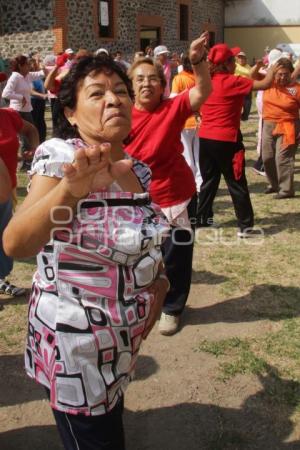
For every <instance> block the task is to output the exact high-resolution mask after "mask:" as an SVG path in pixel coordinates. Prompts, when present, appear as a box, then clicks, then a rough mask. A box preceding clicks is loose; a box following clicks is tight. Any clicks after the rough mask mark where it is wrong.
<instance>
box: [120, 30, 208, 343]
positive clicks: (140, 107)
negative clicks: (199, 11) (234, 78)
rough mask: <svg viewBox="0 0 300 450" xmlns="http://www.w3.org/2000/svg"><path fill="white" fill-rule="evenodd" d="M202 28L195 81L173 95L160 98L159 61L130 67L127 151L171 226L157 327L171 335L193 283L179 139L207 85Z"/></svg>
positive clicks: (191, 185) (190, 210) (194, 54)
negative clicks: (145, 173)
mask: <svg viewBox="0 0 300 450" xmlns="http://www.w3.org/2000/svg"><path fill="white" fill-rule="evenodd" d="M207 39H208V34H207V33H203V35H202V36H200V38H199V39H197V40H195V41H193V42H192V43H191V46H190V59H191V63H192V65H193V70H194V75H195V86H194V87H193V88H191V89H190V90H189V91H185V92H183V93H182V94H180V95H177V96H176V97H174V98H171V99H170V98H168V99H163V93H164V89H165V86H166V80H165V77H164V74H163V68H162V66H161V65H159V64H157V63H155V62H153V61H152V60H151V59H150V58H141V59H139V60H137V61H136V62H135V63H134V64H133V65H132V67H131V70H130V73H129V75H130V77H131V79H132V81H133V88H134V92H135V105H134V108H133V114H132V130H131V133H130V135H129V137H128V140H127V145H126V151H127V152H128V153H129V154H130V155H132V156H133V157H135V158H137V159H139V160H141V161H143V162H145V163H146V164H148V165H149V166H150V169H151V171H152V182H151V185H150V194H151V196H152V198H153V200H154V201H155V202H156V203H158V204H159V206H160V207H161V208H162V210H163V212H164V213H165V215H166V216H167V218H168V220H169V222H170V223H171V225H172V234H171V236H170V237H168V238H167V240H166V243H165V246H164V250H165V254H164V263H165V266H166V273H167V276H168V278H169V281H170V283H171V289H170V291H169V292H168V294H167V297H166V300H165V303H164V307H163V313H162V316H161V320H160V325H159V330H160V332H161V334H165V335H171V334H174V333H175V332H176V331H177V329H178V325H179V317H180V314H181V313H182V311H183V309H184V306H185V303H186V301H187V297H188V294H189V289H190V284H191V272H192V257H193V234H192V233H191V232H192V229H191V222H190V220H189V217H190V218H191V217H193V219H194V216H195V202H196V198H195V193H196V187H195V180H194V176H193V173H192V171H191V169H190V168H189V166H188V165H187V163H186V161H185V159H184V156H183V146H182V143H181V141H180V136H181V131H182V129H183V127H184V124H185V121H186V119H187V118H188V117H189V116H191V115H192V114H193V113H194V112H195V111H198V110H199V108H200V105H201V104H202V103H203V102H204V101H205V100H206V98H207V97H208V95H209V93H210V90H211V83H210V77H209V73H208V68H207V63H206V50H205V44H206V42H207Z"/></svg>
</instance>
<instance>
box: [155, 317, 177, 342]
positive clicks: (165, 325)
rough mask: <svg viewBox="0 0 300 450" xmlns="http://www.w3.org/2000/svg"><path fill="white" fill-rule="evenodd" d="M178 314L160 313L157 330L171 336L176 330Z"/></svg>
mask: <svg viewBox="0 0 300 450" xmlns="http://www.w3.org/2000/svg"><path fill="white" fill-rule="evenodd" d="M178 327H179V316H170V314H165V313H161V316H160V321H159V325H158V330H159V332H160V334H163V335H164V336H172V334H175V333H176V332H177V331H178Z"/></svg>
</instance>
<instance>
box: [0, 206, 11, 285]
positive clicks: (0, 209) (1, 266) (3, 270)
mask: <svg viewBox="0 0 300 450" xmlns="http://www.w3.org/2000/svg"><path fill="white" fill-rule="evenodd" d="M11 217H12V199H9V200H8V201H7V202H5V203H0V278H2V279H3V278H5V277H6V276H7V275H9V274H10V272H11V271H12V268H13V260H12V258H10V257H9V256H7V255H6V254H5V253H4V250H3V244H2V235H3V231H4V229H5V227H6V225H7V224H8V222H9V221H10V219H11Z"/></svg>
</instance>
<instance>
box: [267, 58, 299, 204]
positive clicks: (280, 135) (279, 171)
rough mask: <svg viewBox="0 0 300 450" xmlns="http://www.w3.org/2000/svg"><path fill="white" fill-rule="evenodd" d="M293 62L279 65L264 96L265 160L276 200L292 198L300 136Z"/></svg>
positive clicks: (280, 60)
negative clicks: (292, 76) (293, 79)
mask: <svg viewBox="0 0 300 450" xmlns="http://www.w3.org/2000/svg"><path fill="white" fill-rule="evenodd" d="M293 71H294V68H293V65H292V63H291V61H290V60H289V59H287V58H281V59H279V61H278V62H277V67H276V71H275V77H274V82H273V85H272V86H271V87H270V88H269V89H267V90H266V91H265V92H264V94H263V121H264V122H263V134H262V159H263V163H264V167H265V171H266V175H267V178H268V181H269V183H270V185H269V187H268V188H267V190H266V191H265V192H266V194H271V193H275V196H274V198H277V199H283V198H291V197H294V195H295V190H294V162H295V153H296V150H297V146H298V143H299V133H300V120H299V108H300V84H298V83H295V82H293V81H292V78H291V75H292V73H293Z"/></svg>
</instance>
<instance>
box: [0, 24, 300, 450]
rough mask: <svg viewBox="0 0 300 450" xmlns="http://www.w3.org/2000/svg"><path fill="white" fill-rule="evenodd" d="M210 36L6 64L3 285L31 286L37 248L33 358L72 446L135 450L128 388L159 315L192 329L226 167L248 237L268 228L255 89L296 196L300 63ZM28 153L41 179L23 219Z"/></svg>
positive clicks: (276, 171) (272, 173)
mask: <svg viewBox="0 0 300 450" xmlns="http://www.w3.org/2000/svg"><path fill="white" fill-rule="evenodd" d="M208 41H209V35H208V33H207V32H204V33H203V34H202V35H201V36H200V37H199V38H198V39H196V40H194V41H193V42H191V44H190V47H189V49H188V52H187V53H185V54H182V55H181V57H180V58H179V57H178V55H177V54H173V55H172V58H170V52H169V50H168V48H167V47H166V46H164V45H159V46H157V47H155V48H152V47H148V48H147V49H145V52H142V51H139V52H136V54H135V55H134V58H133V61H132V62H131V63H129V62H128V61H126V59H125V58H124V56H123V54H122V52H120V51H118V52H116V54H115V55H110V54H109V52H108V50H107V49H105V48H100V49H98V50H97V51H96V52H90V51H88V50H86V49H83V48H82V49H79V50H78V51H77V52H76V53H75V52H74V51H73V50H72V49H71V48H68V49H66V50H65V51H64V52H63V53H61V54H60V55H57V56H54V55H47V56H46V57H45V58H44V60H43V61H41V60H40V57H39V55H38V54H37V53H34V52H33V53H32V54H30V55H18V56H16V57H15V58H13V59H12V61H11V73H10V74H8V76H6V75H5V73H4V72H3V71H2V72H1V73H0V82H1V81H2V82H3V83H4V85H3V91H2V99H3V100H4V102H7V104H6V105H5V104H4V105H3V103H2V107H1V108H0V237H1V239H0V293H6V294H9V295H13V296H18V295H23V294H24V289H22V288H18V287H17V286H15V285H12V284H11V283H10V282H9V281H8V276H9V274H10V273H11V271H12V268H13V258H20V257H21V258H24V257H32V256H36V258H37V270H36V272H35V274H34V277H33V283H32V289H31V293H30V296H29V314H28V321H29V326H28V336H27V345H26V354H25V366H26V371H27V373H28V375H29V376H30V377H31V378H33V379H34V380H36V381H37V382H38V383H40V384H41V385H43V386H44V388H45V389H46V393H47V396H48V398H49V401H50V405H51V407H52V409H53V414H54V417H55V420H56V423H57V426H58V429H59V432H60V435H61V438H62V441H63V444H64V447H65V449H67V450H75V449H81V450H88V449H89V450H93V449H95V450H96V449H98V450H99V449H104V448H105V449H108V450H124V448H125V443H124V431H123V423H122V411H123V394H124V390H125V387H126V385H127V384H128V382H129V381H130V379H131V376H132V373H133V371H134V367H135V363H136V360H137V357H138V352H139V348H140V345H141V343H142V340H143V339H146V338H147V336H148V334H149V333H150V331H151V329H152V328H153V326H154V324H155V322H156V320H157V319H159V332H160V333H161V334H162V335H166V336H171V335H173V334H174V333H176V332H177V331H178V330H179V327H180V317H181V315H182V313H183V311H184V308H185V305H186V302H187V299H188V295H189V290H190V285H191V275H192V259H193V248H194V232H195V229H196V228H202V227H211V226H216V224H215V221H214V214H213V202H214V199H215V196H216V194H217V191H218V187H219V183H220V179H221V175H223V176H224V179H225V182H226V184H227V186H228V190H229V193H230V196H231V198H232V203H233V206H234V211H235V214H236V218H237V236H238V237H239V238H248V237H251V235H252V234H253V233H254V232H255V228H254V212H253V208H252V204H251V199H250V193H249V189H248V184H247V179H246V174H245V147H244V144H243V136H242V133H241V130H240V121H241V120H248V118H249V113H250V110H251V103H252V92H253V91H258V92H259V96H260V108H259V114H260V122H259V132H258V139H259V144H258V153H259V154H258V157H259V161H260V164H262V165H263V166H261V167H260V170H259V171H258V172H259V173H264V174H265V175H266V177H267V180H268V182H269V186H268V187H267V188H266V192H265V193H266V194H270V193H274V198H275V199H286V198H291V197H294V195H295V190H294V182H293V178H294V161H295V153H296V149H297V145H298V138H299V132H300V122H299V107H300V87H299V86H300V85H299V84H297V82H296V80H297V77H298V73H299V72H300V68H299V66H297V67H296V68H294V66H293V64H292V62H291V59H290V56H289V55H287V54H283V53H282V52H281V51H279V50H278V49H274V50H272V51H271V52H270V53H269V56H268V57H267V59H266V58H265V61H260V60H258V61H257V62H256V63H255V64H254V65H253V66H252V67H251V66H250V65H248V64H247V58H246V54H245V52H243V51H242V49H240V48H239V47H236V48H229V47H228V46H227V45H226V44H217V45H214V46H213V47H212V48H209V47H208ZM272 52H273V53H272ZM275 54H276V57H275ZM6 78H7V79H6ZM47 101H48V102H49V104H50V105H51V113H52V133H53V136H52V137H51V138H49V137H50V136H49V132H48V140H47V139H46V137H47V129H46V122H45V105H46V102H47ZM18 158H19V159H20V160H21V163H20V164H21V165H20V167H19V169H20V170H25V171H27V173H28V177H29V184H28V194H27V197H26V198H25V200H24V202H23V203H22V205H21V206H19V207H18V208H16V209H15V212H14V213H13V210H14V206H16V199H17V197H16V185H17V177H16V173H17V166H18ZM256 170H257V169H256Z"/></svg>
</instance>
